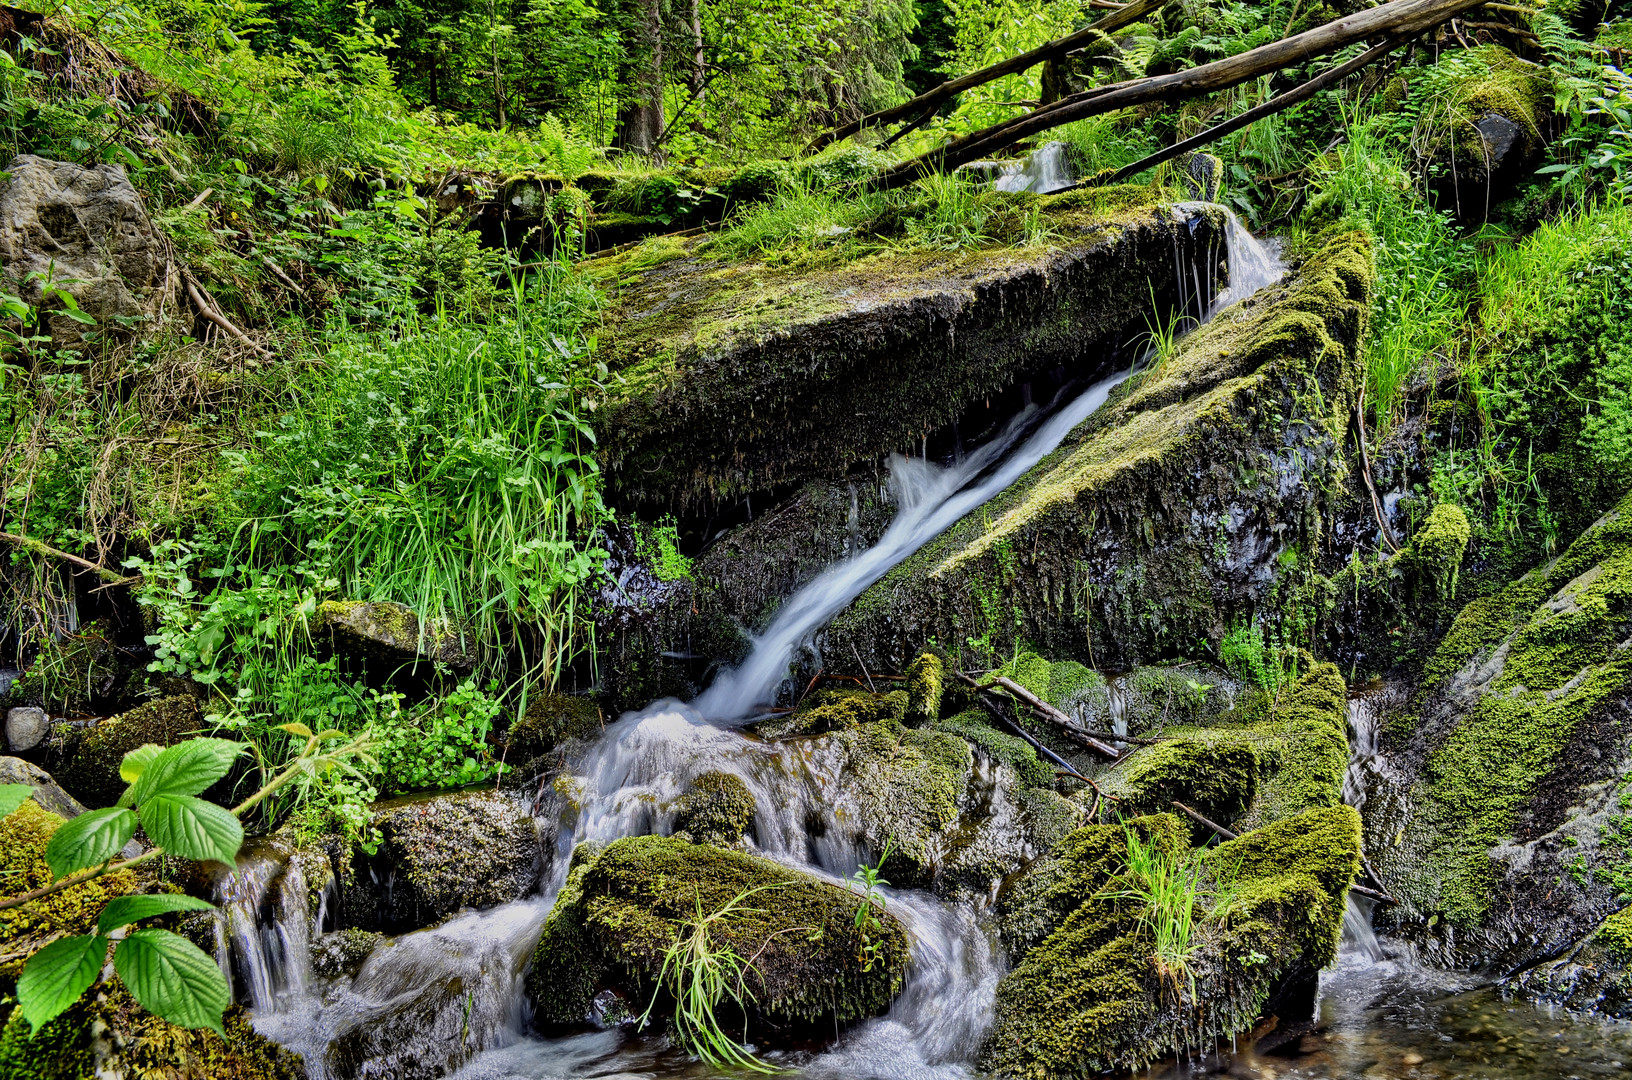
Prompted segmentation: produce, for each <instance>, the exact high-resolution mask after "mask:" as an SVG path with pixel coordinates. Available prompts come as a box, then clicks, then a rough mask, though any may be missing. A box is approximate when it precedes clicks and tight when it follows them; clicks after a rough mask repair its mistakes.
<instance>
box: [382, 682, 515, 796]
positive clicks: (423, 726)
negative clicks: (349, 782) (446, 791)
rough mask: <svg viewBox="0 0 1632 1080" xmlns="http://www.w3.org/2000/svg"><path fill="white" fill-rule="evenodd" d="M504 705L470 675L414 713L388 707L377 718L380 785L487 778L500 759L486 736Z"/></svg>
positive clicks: (445, 784) (410, 787)
mask: <svg viewBox="0 0 1632 1080" xmlns="http://www.w3.org/2000/svg"><path fill="white" fill-rule="evenodd" d="M503 710H504V706H503V703H501V702H500V701H499V700H498V699H497V698H494V697H490V696H489V695H488V694H486V693H484V692H482V691H481V690H478V689H477V688H476V683H475V680H473V679H466V680H464V681H463V682H461V683H460V684H459V685H458V687H457V688H456V689H455V690H454V691H453V692H452V693H451V694H449V695H448V696H447V697H446V698H444V699H442V700H441V701H440V702H435V703H433V704H432V705H430V706H429V707H427V708H424V709H421V710H419V711H417V712H416V713H413V714H405V713H404V712H403V711H402V710H401V709H400V708H396V709H392V710H390V711H387V712H384V713H383V714H382V715H381V717H380V719H379V721H378V732H379V734H378V738H379V745H380V752H379V757H380V770H381V772H380V783H381V785H382V786H383V787H384V788H385V790H386V791H387V792H388V793H390V792H403V791H421V790H426V789H430V788H453V787H463V786H465V785H467V784H477V783H481V782H482V781H484V780H487V779H489V778H490V777H492V776H493V774H494V772H495V770H496V768H497V764H496V763H495V762H494V760H493V755H492V753H491V752H490V751H489V750H488V746H487V737H488V734H489V733H490V732H491V731H492V730H493V722H494V721H495V720H496V719H498V717H499V714H500V713H501V712H502V711H503Z"/></svg>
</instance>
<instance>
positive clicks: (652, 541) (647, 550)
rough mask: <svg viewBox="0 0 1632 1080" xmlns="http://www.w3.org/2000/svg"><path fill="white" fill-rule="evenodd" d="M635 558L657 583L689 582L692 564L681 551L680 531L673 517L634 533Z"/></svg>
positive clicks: (639, 528)
mask: <svg viewBox="0 0 1632 1080" xmlns="http://www.w3.org/2000/svg"><path fill="white" fill-rule="evenodd" d="M635 554H637V555H639V556H640V557H641V558H642V559H643V560H645V562H646V564H647V565H648V566H650V567H651V568H652V573H653V574H654V575H655V576H656V577H657V580H659V581H686V580H689V579H690V578H691V560H690V559H688V558H686V556H685V555H684V554H683V553H682V552H681V551H680V527H679V525H678V524H676V522H675V520H674V516H673V515H672V514H671V515H669V516H667V517H664V518H663V519H662V520H660V521H658V522H656V523H654V524H652V525H646V526H640V527H638V528H637V529H636V531H635Z"/></svg>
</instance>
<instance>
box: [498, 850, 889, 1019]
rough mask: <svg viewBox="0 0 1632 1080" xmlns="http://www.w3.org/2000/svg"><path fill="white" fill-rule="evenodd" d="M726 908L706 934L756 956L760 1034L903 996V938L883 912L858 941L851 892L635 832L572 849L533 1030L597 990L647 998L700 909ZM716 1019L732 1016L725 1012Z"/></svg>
mask: <svg viewBox="0 0 1632 1080" xmlns="http://www.w3.org/2000/svg"><path fill="white" fill-rule="evenodd" d="M733 901H738V902H739V903H738V910H737V912H736V913H733V914H730V915H727V916H725V917H723V918H721V919H719V920H717V921H715V922H714V923H713V924H712V925H711V933H712V935H713V940H714V942H715V944H716V946H729V947H731V948H732V949H734V950H735V951H736V953H737V955H739V956H742V957H756V958H757V959H755V961H754V965H753V970H752V971H751V972H750V973H749V975H748V977H747V985H746V989H747V991H748V992H749V993H751V994H752V996H753V1003H752V1009H753V1012H754V1016H753V1023H752V1030H753V1031H754V1032H755V1033H756V1038H764V1037H765V1034H766V1033H767V1030H768V1028H767V1025H769V1031H771V1032H772V1033H775V1032H778V1031H787V1030H790V1029H791V1030H796V1031H806V1032H820V1031H822V1030H823V1026H824V1025H825V1029H826V1030H827V1031H828V1032H831V1031H832V1025H833V1024H834V1022H840V1023H842V1022H847V1021H853V1020H860V1019H864V1018H866V1017H869V1016H875V1015H877V1014H879V1013H881V1012H883V1011H884V1010H885V1009H887V1008H888V1007H889V1004H890V1001H891V999H892V998H893V997H894V996H895V994H896V993H897V992H898V991H899V990H900V988H901V985H902V980H903V977H904V973H905V970H906V963H907V936H906V933H905V932H904V931H903V930H902V928H901V926H900V924H899V923H898V922H897V921H896V920H895V918H894V916H893V915H890V914H889V913H888V912H880V913H879V918H880V921H881V927H882V928H881V929H880V930H877V931H874V933H873V938H872V940H871V941H869V942H864V941H863V939H862V937H861V933H860V931H858V930H857V929H856V927H855V919H854V915H855V910H856V905H857V904H858V903H862V902H863V901H862V899H861V897H859V896H858V895H857V894H855V893H853V892H849V891H847V890H844V889H841V888H838V887H837V886H834V885H829V884H827V883H826V882H823V881H819V880H817V879H816V878H813V877H810V876H809V875H806V874H802V873H799V872H798V871H795V870H790V869H789V868H787V867H785V866H782V865H780V864H778V863H774V862H771V861H770V860H768V859H761V858H758V857H756V856H753V855H748V854H745V853H743V852H738V851H727V850H724V849H721V848H716V847H709V846H705V845H701V844H691V843H688V842H686V841H685V840H681V839H678V838H674V837H669V838H664V837H657V836H642V837H634V838H629V839H624V840H619V841H616V842H615V843H613V844H611V845H609V846H608V847H607V848H606V849H605V850H603V851H601V852H599V853H590V852H586V851H585V850H584V849H582V848H581V849H580V850H579V851H578V852H575V853H574V865H573V867H572V870H571V872H570V874H569V877H568V883H567V886H566V887H565V888H564V889H563V890H562V892H561V895H560V898H559V899H558V900H557V902H556V905H555V908H554V910H552V911H551V913H550V917H549V921H548V922H547V923H546V924H545V927H544V934H543V937H542V938H541V939H540V941H539V944H538V951H537V953H536V954H535V956H534V960H533V966H532V969H531V971H530V972H529V973H528V977H527V989H528V993H529V995H530V996H531V997H532V999H533V1002H534V1004H535V1006H536V1007H537V1010H538V1011H537V1019H538V1022H540V1023H541V1024H545V1025H564V1024H576V1023H579V1022H581V1021H582V1020H584V1018H585V1017H586V1016H588V1015H589V1011H590V1002H591V1000H592V998H593V997H594V994H595V992H596V991H597V990H599V989H607V988H611V989H616V990H618V991H619V992H620V993H622V995H623V996H624V997H625V998H626V999H627V1000H630V1001H640V1002H644V1001H647V1000H649V999H650V998H651V996H652V993H653V990H654V988H655V984H656V982H657V978H658V974H659V972H660V971H661V970H662V967H663V961H664V956H665V954H666V952H667V950H668V948H669V946H670V945H671V944H673V943H674V942H675V941H676V940H677V938H678V937H679V935H681V934H682V933H685V932H686V931H687V929H688V928H689V926H690V925H691V924H692V923H694V922H695V920H696V919H697V917H698V912H699V911H701V912H702V913H703V914H704V915H705V916H707V915H710V914H713V913H715V912H718V911H721V910H722V909H724V908H725V907H726V906H727V905H728V904H731V903H732V902H733ZM864 944H870V945H872V946H876V949H877V952H876V956H877V959H876V960H875V962H874V963H873V964H872V965H871V967H870V969H869V968H864V967H863V964H862V962H861V960H860V959H859V957H861V956H862V955H864V953H863V945H864ZM721 1018H722V1020H723V1021H724V1022H726V1023H727V1024H730V1023H733V1022H734V1021H735V1019H736V1018H735V1017H732V1016H731V1015H730V1013H729V1012H728V1011H727V1010H724V1009H722V1017H721Z"/></svg>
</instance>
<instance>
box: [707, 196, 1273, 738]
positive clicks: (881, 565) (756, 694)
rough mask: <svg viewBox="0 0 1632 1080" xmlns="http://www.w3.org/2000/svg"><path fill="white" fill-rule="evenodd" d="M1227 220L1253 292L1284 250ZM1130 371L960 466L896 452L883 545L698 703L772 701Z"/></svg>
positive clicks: (790, 609) (832, 571) (829, 575)
mask: <svg viewBox="0 0 1632 1080" xmlns="http://www.w3.org/2000/svg"><path fill="white" fill-rule="evenodd" d="M1192 205H1195V204H1192ZM1225 217H1226V219H1227V223H1228V227H1227V228H1226V231H1225V251H1226V253H1227V258H1228V263H1229V267H1230V287H1229V288H1227V289H1225V290H1224V293H1222V294H1220V295H1221V296H1223V295H1225V294H1231V293H1232V292H1233V293H1234V294H1237V295H1238V298H1240V299H1244V298H1245V297H1247V296H1250V295H1252V293H1254V292H1257V291H1258V290H1259V289H1261V288H1263V287H1265V286H1266V285H1269V284H1273V283H1274V282H1276V281H1278V280H1280V277H1281V274H1282V272H1283V269H1284V268H1283V267H1282V265H1281V262H1280V260H1279V258H1278V257H1277V256H1276V255H1275V253H1274V252H1273V251H1272V250H1271V249H1269V248H1266V247H1265V246H1264V245H1262V244H1260V243H1259V242H1258V241H1257V240H1256V239H1255V238H1254V237H1253V235H1252V234H1251V233H1249V232H1248V231H1247V230H1246V228H1245V227H1244V226H1242V225H1241V223H1240V222H1239V221H1238V220H1237V219H1236V217H1235V215H1234V214H1233V213H1231V212H1230V211H1228V210H1225ZM1208 262H1209V263H1210V262H1211V259H1209V260H1208ZM1237 267H1239V268H1240V270H1239V271H1237V269H1236V268H1237ZM1207 269H1209V270H1210V266H1209V267H1207ZM1209 276H1210V275H1209ZM1192 277H1194V278H1196V279H1197V280H1198V281H1199V280H1200V279H1201V277H1202V275H1201V274H1200V273H1197V272H1195V270H1192ZM1198 287H1199V286H1198ZM1183 294H1184V290H1182V289H1181V295H1183ZM1232 302H1234V301H1232ZM1227 306H1228V305H1227V304H1225V305H1223V306H1220V304H1219V303H1218V302H1216V301H1215V302H1213V303H1212V304H1210V305H1208V304H1206V303H1205V301H1204V303H1203V304H1202V305H1200V307H1199V309H1200V310H1206V312H1207V315H1206V319H1208V320H1210V319H1212V318H1213V317H1214V316H1216V315H1217V314H1218V313H1219V312H1221V311H1223V310H1224V308H1225V307H1227ZM1131 374H1132V369H1130V370H1127V371H1122V372H1118V373H1117V374H1115V375H1112V376H1110V377H1108V378H1105V379H1101V380H1100V381H1099V382H1097V383H1094V384H1093V385H1092V386H1090V387H1088V388H1087V389H1086V390H1084V391H1083V392H1082V393H1080V394H1078V395H1077V396H1076V397H1075V398H1074V399H1072V400H1070V401H1069V402H1066V403H1065V404H1064V405H1063V406H1062V407H1060V408H1059V409H1057V410H1056V411H1055V412H1054V413H1053V414H1052V415H1050V416H1048V417H1046V418H1045V419H1042V420H1041V421H1040V422H1039V418H1038V413H1037V410H1036V408H1035V407H1034V406H1032V407H1028V409H1027V410H1026V411H1025V412H1022V413H1021V414H1020V415H1018V416H1016V417H1015V418H1014V419H1013V420H1012V421H1010V423H1009V425H1008V427H1007V428H1005V429H1004V431H1003V433H1002V434H1001V435H999V436H998V437H997V438H995V439H993V440H991V441H990V442H988V443H986V444H985V445H984V446H981V447H980V448H978V449H976V450H974V451H973V452H971V453H970V454H968V455H967V456H966V457H965V458H964V459H963V460H962V461H960V462H957V463H955V464H953V465H951V466H948V467H945V468H942V467H939V466H937V465H935V464H933V463H932V462H928V461H924V460H922V459H908V458H904V457H902V456H900V455H899V454H897V455H894V456H892V457H891V458H890V488H891V490H892V491H893V492H894V493H895V496H896V501H897V506H898V509H897V511H896V516H895V520H894V521H893V522H891V523H890V527H889V528H888V529H887V530H885V532H884V535H883V536H882V537H880V538H879V541H878V543H877V544H875V545H874V546H873V547H871V548H869V549H868V550H867V551H865V552H862V553H861V554H860V555H859V556H856V557H854V558H851V559H849V560H846V561H844V562H840V563H836V564H834V565H833V566H831V567H829V568H828V569H827V570H826V571H824V572H823V573H822V574H821V575H820V576H818V577H817V578H816V579H815V580H814V581H812V582H811V583H810V584H808V585H806V586H805V587H804V588H802V589H800V590H799V591H798V592H796V593H794V594H793V596H791V597H790V598H789V599H788V600H787V602H786V603H784V604H783V605H782V607H781V609H780V610H779V611H778V612H777V616H776V619H775V620H774V621H773V622H772V623H771V625H770V626H769V627H768V628H767V629H766V630H765V632H764V633H763V634H762V635H760V636H759V637H758V638H757V639H756V640H755V641H754V647H753V650H752V652H750V653H749V656H748V658H747V660H745V661H743V663H742V665H741V666H740V667H738V668H736V669H734V670H732V671H728V672H725V673H724V674H722V675H721V676H720V677H719V678H717V679H716V680H715V681H714V684H713V685H712V686H710V687H709V688H708V689H707V690H706V691H704V692H703V693H702V694H701V695H700V696H699V697H698V698H697V699H696V701H694V702H693V705H694V706H695V708H696V709H697V711H698V712H700V713H702V714H703V715H704V716H708V717H713V718H716V719H720V720H731V719H735V718H740V717H744V716H747V715H749V714H750V713H752V712H753V710H754V707H755V706H756V705H763V704H768V703H771V702H772V700H773V699H774V698H775V696H776V691H777V688H778V687H779V686H780V685H781V683H782V680H783V679H785V678H786V677H787V675H788V665H789V663H790V662H791V661H792V659H793V656H794V651H795V649H797V648H798V646H799V645H800V644H802V643H803V642H804V641H806V640H807V639H808V638H809V637H810V636H811V635H812V634H814V633H815V632H816V631H817V630H819V629H821V628H822V627H824V626H826V625H827V623H828V622H829V621H830V620H831V619H832V618H833V616H834V615H836V614H838V613H839V612H840V611H841V610H843V609H844V608H845V607H846V606H847V605H849V603H850V602H851V601H852V600H854V599H855V598H856V597H857V596H860V595H861V593H862V591H863V590H865V589H866V588H867V587H868V586H870V585H872V584H873V583H874V582H876V581H877V580H878V579H879V578H881V577H883V576H884V575H885V574H886V573H888V572H889V571H890V570H891V569H893V568H894V567H895V566H897V565H899V564H900V563H901V562H902V561H904V560H905V559H907V558H908V557H910V556H911V555H912V554H913V553H914V552H916V551H917V550H918V549H919V548H921V547H923V546H924V545H925V544H927V543H929V542H930V541H931V540H933V539H935V537H937V536H939V535H940V534H941V533H942V532H944V531H945V530H946V529H947V528H948V527H950V526H951V525H953V524H954V523H955V522H957V521H959V520H960V519H961V518H963V517H964V515H966V514H969V513H971V512H973V511H975V510H977V509H979V508H980V507H981V506H982V505H984V504H985V503H986V502H987V501H988V500H990V499H991V498H992V497H993V496H995V495H997V494H998V493H999V492H1000V491H1002V490H1003V489H1004V488H1007V487H1008V486H1009V485H1010V484H1012V483H1014V482H1015V481H1016V480H1018V479H1020V477H1021V476H1023V475H1025V473H1026V471H1027V470H1028V469H1030V468H1031V467H1032V466H1033V465H1035V464H1037V462H1039V461H1041V460H1042V459H1043V458H1044V457H1046V456H1047V455H1048V454H1050V453H1052V452H1053V450H1054V448H1055V447H1057V446H1059V445H1060V442H1061V441H1062V440H1063V439H1064V438H1065V437H1066V436H1067V435H1068V434H1070V433H1071V431H1072V429H1074V428H1075V427H1076V426H1077V425H1078V424H1080V423H1082V422H1083V421H1084V420H1086V419H1088V417H1089V416H1091V415H1093V413H1094V412H1095V411H1096V410H1097V409H1098V408H1099V407H1100V406H1101V405H1103V404H1104V403H1105V400H1106V398H1108V397H1109V396H1110V393H1111V391H1112V390H1114V389H1116V387H1117V385H1118V384H1119V383H1121V382H1122V381H1123V380H1124V379H1126V378H1127V377H1128V376H1129V375H1131ZM1011 448H1012V452H1011ZM994 463H995V466H994Z"/></svg>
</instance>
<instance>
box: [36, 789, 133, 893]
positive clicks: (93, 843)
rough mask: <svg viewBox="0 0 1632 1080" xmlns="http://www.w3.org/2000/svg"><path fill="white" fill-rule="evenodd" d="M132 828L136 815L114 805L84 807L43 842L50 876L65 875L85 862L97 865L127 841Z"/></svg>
mask: <svg viewBox="0 0 1632 1080" xmlns="http://www.w3.org/2000/svg"><path fill="white" fill-rule="evenodd" d="M135 832H136V815H135V814H132V813H131V812H130V811H129V810H121V809H120V808H118V807H117V806H114V807H109V808H108V809H106V810H87V811H86V812H85V813H83V814H81V815H79V816H78V817H76V818H70V819H68V820H67V821H65V822H63V823H62V824H61V825H59V826H57V831H56V832H54V833H52V834H51V842H50V843H49V844H47V845H45V861H46V862H47V863H48V864H50V866H51V874H52V876H54V877H58V878H61V877H66V876H67V875H69V874H71V873H73V872H74V871H75V870H83V869H85V868H86V867H87V866H100V865H101V864H102V863H105V862H107V861H108V860H109V859H111V858H113V857H114V856H115V855H117V854H119V849H120V848H122V847H124V846H125V845H126V844H128V843H130V838H131V836H132V835H133V834H134V833H135Z"/></svg>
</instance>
